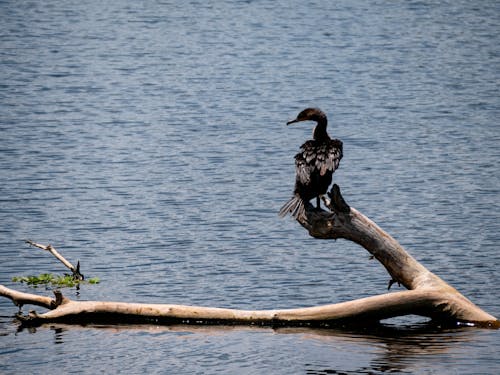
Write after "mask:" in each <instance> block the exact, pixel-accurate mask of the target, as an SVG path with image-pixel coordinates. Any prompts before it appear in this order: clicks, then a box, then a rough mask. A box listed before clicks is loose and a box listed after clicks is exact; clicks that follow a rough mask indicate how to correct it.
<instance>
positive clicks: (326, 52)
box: [0, 0, 500, 374]
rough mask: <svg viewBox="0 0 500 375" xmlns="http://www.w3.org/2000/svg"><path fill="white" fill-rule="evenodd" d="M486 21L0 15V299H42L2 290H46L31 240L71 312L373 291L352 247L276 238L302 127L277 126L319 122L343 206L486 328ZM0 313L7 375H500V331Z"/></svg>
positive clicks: (205, 5)
mask: <svg viewBox="0 0 500 375" xmlns="http://www.w3.org/2000/svg"><path fill="white" fill-rule="evenodd" d="M499 15H500V3H499V2H497V1H482V2H469V1H443V2H430V1H429V2H428V1H404V2H389V1H370V2H356V1H335V2H333V1H316V2H300V1H286V2H285V1H265V0H262V1H219V2H213V3H211V2H197V1H191V2H184V1H182V2H181V1H164V2H153V1H151V2H138V1H125V0H124V1H115V2H102V1H86V2H81V1H64V0H59V1H44V2H30V1H1V2H0V24H1V25H2V27H1V28H0V177H1V184H0V252H1V261H0V283H1V284H3V285H6V286H8V287H12V288H16V289H19V290H22V291H27V292H31V293H33V292H34V293H39V294H44V295H47V294H50V293H51V291H50V290H45V289H44V288H39V289H36V290H33V289H32V288H30V287H27V286H25V285H22V284H18V283H14V282H13V281H12V280H11V278H12V277H13V276H21V275H32V274H39V273H42V272H52V273H59V274H61V273H64V272H65V270H64V268H63V266H62V265H61V264H59V263H57V262H56V261H55V259H53V258H51V257H50V256H49V255H48V254H46V253H44V252H42V251H41V250H38V249H35V248H30V247H28V246H27V245H25V244H24V243H23V240H24V239H26V238H30V239H32V240H35V241H36V242H40V243H44V244H48V243H51V244H52V245H53V246H54V247H56V248H57V249H58V250H59V251H60V252H61V253H62V254H63V255H64V256H66V257H67V258H68V259H69V260H71V261H73V262H76V260H80V262H81V264H82V271H83V273H84V274H85V275H86V276H87V277H99V278H100V280H101V282H100V284H98V285H84V286H82V288H81V289H80V290H79V291H77V290H75V289H65V290H63V292H64V294H65V295H67V296H68V297H70V298H73V299H80V300H94V299H100V300H119V301H137V302H158V303H180V304H195V305H207V306H220V307H234V308H242V309H266V308H289V307H302V306H313V305H318V304H326V303H334V302H340V301H345V300H351V299H355V298H360V297H364V296H369V295H373V294H379V293H383V292H385V289H386V286H387V282H388V280H389V277H388V275H387V273H386V272H385V271H384V269H383V268H382V267H381V266H380V265H379V264H378V263H377V262H375V261H370V260H369V259H368V253H366V252H365V251H364V250H363V249H362V248H360V247H358V246H356V245H354V244H352V243H349V242H347V241H343V240H339V241H320V240H315V239H312V238H310V237H309V236H308V235H307V233H306V232H305V231H304V230H303V229H302V228H301V227H300V226H299V225H298V224H297V223H295V222H293V221H292V220H290V219H286V220H280V219H279V218H278V216H277V212H278V210H279V208H280V206H281V205H282V204H283V203H284V202H285V201H286V200H287V199H288V198H289V196H290V195H291V192H292V189H293V181H294V165H293V155H294V154H295V153H296V151H297V150H298V147H299V146H300V144H301V143H302V142H303V141H304V140H305V139H307V138H309V137H310V135H311V127H312V126H311V124H297V125H296V126H294V127H286V126H285V123H286V121H287V120H289V119H291V118H294V117H295V116H296V115H297V113H298V112H299V111H300V110H302V109H303V108H305V107H308V106H318V107H320V108H322V109H323V110H324V111H325V112H326V113H327V115H328V116H329V120H330V121H329V124H330V125H329V131H330V134H331V135H332V136H334V137H336V138H340V139H342V141H343V142H344V159H343V160H342V162H341V166H340V169H339V170H338V171H337V172H336V174H335V177H334V179H335V181H336V182H337V183H338V184H339V185H340V186H341V187H342V190H343V193H344V196H345V198H346V199H347V201H348V202H349V203H350V204H351V205H352V206H353V207H356V208H357V209H358V210H360V211H362V212H363V213H364V214H366V215H367V216H369V217H370V218H372V219H373V220H375V221H376V222H377V223H378V224H379V225H380V226H381V227H382V228H384V229H385V230H386V231H388V232H389V233H390V234H392V235H393V236H394V237H395V238H396V239H398V240H399V241H400V242H401V244H402V245H403V246H405V248H407V250H408V251H409V252H410V253H411V254H412V255H413V256H414V257H416V258H417V259H418V260H419V261H421V262H422V263H423V264H424V265H425V266H426V267H428V268H429V269H430V270H431V271H433V272H435V273H436V274H438V275H439V276H440V277H442V278H443V279H444V280H446V281H447V282H449V283H450V284H451V285H453V286H454V287H456V288H457V289H458V290H460V291H461V292H462V293H463V294H464V295H466V296H467V297H469V298H470V299H471V300H472V301H473V302H475V303H476V304H478V305H479V306H480V307H482V308H483V309H484V310H486V311H488V312H489V313H491V314H493V315H495V316H496V317H499V316H500V302H499V296H500V287H499V285H500V275H499V273H498V267H497V265H498V263H499V262H500V249H499V246H498V241H499V233H500V215H499V212H500V200H499V197H500V194H499V193H500V172H499V168H498V162H499V160H500V151H499V150H500V148H499V145H500V126H499V124H498V119H499V118H500V100H499V97H500V96H499V87H500V86H499V83H500V47H499V46H500V45H499V43H498V41H499V40H500V22H499V21H500V20H499ZM393 288H394V290H401V289H398V288H397V287H396V286H395V287H393ZM29 308H31V307H25V311H27V309H29ZM41 310H43V309H41ZM16 311H17V308H16V307H15V306H14V305H12V303H11V302H10V301H9V300H7V299H5V298H4V299H0V336H1V339H0V372H2V373H6V374H11V373H48V372H52V371H54V369H58V370H60V371H62V372H65V373H72V372H78V373H88V374H95V373H96V372H102V373H117V372H123V373H189V374H192V373H200V374H201V373H203V374H216V373H217V374H221V373H227V374H235V373H238V374H262V373H265V372H267V373H272V374H290V373H293V374H327V373H328V374H332V373H342V374H346V373H385V372H397V373H452V374H453V373H456V374H458V373H460V374H463V373H470V374H478V373H482V374H494V373H498V370H499V369H500V356H499V354H498V349H497V348H498V346H499V344H500V336H499V334H498V331H489V330H480V329H464V328H461V329H439V328H437V329H436V328H432V327H429V326H428V325H427V324H426V321H425V319H420V318H414V317H409V318H400V319H397V320H395V321H389V322H386V325H387V327H386V329H384V330H376V331H366V332H351V331H345V330H309V329H280V330H272V329H250V328H227V327H208V328H207V327H186V326H174V327H155V326H146V327H144V326H143V327H121V328H117V327H73V326H60V325H49V326H43V327H40V328H37V329H36V330H26V329H23V330H20V331H18V324H17V323H16V322H15V320H14V319H13V315H14V314H15V313H16ZM37 311H40V308H37Z"/></svg>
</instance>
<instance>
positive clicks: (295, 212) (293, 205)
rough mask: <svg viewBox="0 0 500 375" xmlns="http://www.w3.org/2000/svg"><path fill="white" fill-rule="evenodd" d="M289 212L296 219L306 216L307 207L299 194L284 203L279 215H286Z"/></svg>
mask: <svg viewBox="0 0 500 375" xmlns="http://www.w3.org/2000/svg"><path fill="white" fill-rule="evenodd" d="M288 213H290V215H292V217H293V218H294V219H299V218H304V217H305V214H306V208H305V206H304V201H303V200H302V198H300V197H299V196H298V195H294V196H293V197H292V198H290V200H289V201H288V202H286V203H285V204H284V205H283V207H281V209H280V212H279V216H280V217H285V216H286V215H287V214H288Z"/></svg>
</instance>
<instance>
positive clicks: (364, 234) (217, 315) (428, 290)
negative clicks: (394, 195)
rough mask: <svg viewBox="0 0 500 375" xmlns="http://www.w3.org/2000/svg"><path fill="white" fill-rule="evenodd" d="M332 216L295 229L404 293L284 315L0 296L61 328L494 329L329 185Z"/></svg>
mask: <svg viewBox="0 0 500 375" xmlns="http://www.w3.org/2000/svg"><path fill="white" fill-rule="evenodd" d="M330 198H331V200H330V202H329V203H328V206H329V208H330V210H331V212H326V211H324V210H318V209H316V208H314V207H312V206H311V205H306V217H305V218H303V219H299V220H300V221H299V222H300V224H301V225H302V226H303V227H304V228H306V229H307V230H308V231H309V234H310V235H311V236H313V237H316V238H324V239H337V238H344V239H347V240H350V241H354V242H356V243H358V244H360V245H361V246H363V247H364V248H365V249H366V250H368V251H369V252H370V253H371V254H372V255H373V256H374V257H375V258H376V259H377V260H379V261H380V262H381V263H382V264H383V265H384V267H385V268H386V269H387V271H388V272H389V274H390V275H391V277H392V280H393V281H397V282H399V283H401V284H402V285H404V286H405V287H406V288H408V289H409V290H407V291H401V292H393V293H386V294H382V295H377V296H372V297H367V298H362V299H358V300H354V301H349V302H342V303H337V304H332V305H325V306H316V307H308V308H299V309H285V310H258V311H251V310H236V309H224V308H213V307H200V306H182V305H166V304H140V303H124V302H101V301H72V300H70V299H67V298H64V297H63V296H62V295H61V294H60V293H59V294H56V299H55V300H53V299H50V298H48V297H40V296H37V295H31V294H26V293H21V292H17V291H15V290H12V289H9V288H6V287H5V286H2V285H0V295H2V296H4V297H7V298H10V299H11V300H12V301H13V302H14V303H15V304H16V305H22V304H28V303H31V304H34V305H39V306H43V307H46V308H48V309H50V311H48V312H46V313H44V314H37V313H35V312H30V314H29V315H28V316H23V315H19V316H18V317H19V319H20V320H22V321H23V322H24V323H25V324H34V325H37V324H42V323H44V322H64V323H99V322H106V323H108V324H125V323H155V324H158V323H164V324H170V323H183V324H246V325H271V326H337V325H340V324H351V323H356V324H369V323H371V322H374V321H379V320H383V319H387V318H391V317H395V316H401V315H407V314H416V315H422V316H427V317H431V318H433V319H437V320H441V321H447V322H461V323H469V324H473V325H477V326H482V327H490V328H500V322H499V321H498V320H497V319H496V318H495V317H494V316H492V315H490V314H488V313H486V312H485V311H483V310H481V309H480V308H479V307H477V306H476V305H474V304H473V303H472V302H471V301H469V300H468V299H467V298H465V297H464V296H463V295H462V294H460V293H459V292H458V291H457V290H456V289H454V288H453V287H451V286H450V285H448V284H447V283H446V282H444V281H443V280H442V279H440V278H439V277H438V276H436V275H434V274H433V273H431V272H430V271H428V270H427V269H426V268H425V267H424V266H422V265H421V264H420V263H419V262H417V261H416V260H415V259H414V258H413V257H412V256H410V255H409V254H408V253H407V252H406V251H405V250H404V249H403V247H401V245H400V244H399V243H398V242H397V241H396V240H395V239H394V238H392V237H391V236H390V235H389V234H387V233H386V232H384V231H383V230H382V229H381V228H379V227H378V226H377V225H376V224H375V223H374V222H373V221H371V220H370V219H368V218H367V217H366V216H364V215H363V214H361V213H360V212H358V211H357V210H355V209H354V208H352V207H349V206H348V205H347V203H346V202H345V201H344V199H343V198H342V195H341V194H340V189H339V188H338V186H337V185H334V187H333V188H332V192H331V194H330Z"/></svg>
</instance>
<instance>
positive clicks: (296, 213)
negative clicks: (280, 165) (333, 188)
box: [280, 108, 342, 219]
mask: <svg viewBox="0 0 500 375" xmlns="http://www.w3.org/2000/svg"><path fill="white" fill-rule="evenodd" d="M307 120H311V121H316V123H317V125H316V127H315V128H314V130H313V139H311V140H308V141H306V142H305V143H304V144H303V145H302V146H300V152H299V153H298V154H297V155H295V173H296V176H295V189H294V196H293V197H292V198H291V199H290V200H289V201H288V202H287V203H285V205H284V206H283V207H282V208H281V210H280V216H282V217H283V216H285V215H286V214H288V213H290V214H291V215H292V216H293V217H294V218H296V219H297V218H299V217H303V216H304V214H305V206H304V202H308V201H309V200H311V199H313V198H316V199H317V203H316V205H317V207H318V208H319V199H320V196H321V195H324V194H326V192H327V191H328V187H329V186H330V184H331V182H332V175H333V172H335V170H336V169H337V168H338V166H339V163H340V159H342V142H341V141H339V140H338V139H331V138H330V136H329V135H328V133H327V131H326V127H327V119H326V115H325V114H324V113H323V112H322V111H321V110H320V109H318V108H307V109H305V110H303V111H302V112H300V113H299V115H298V116H297V118H296V119H295V120H292V121H289V122H288V123H287V125H290V124H292V123H295V122H299V121H307Z"/></svg>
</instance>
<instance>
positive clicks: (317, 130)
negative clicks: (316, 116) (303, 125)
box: [313, 119, 330, 141]
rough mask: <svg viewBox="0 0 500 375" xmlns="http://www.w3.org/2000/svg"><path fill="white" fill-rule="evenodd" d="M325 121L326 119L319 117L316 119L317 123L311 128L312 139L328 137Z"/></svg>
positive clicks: (318, 139) (319, 139)
mask: <svg viewBox="0 0 500 375" xmlns="http://www.w3.org/2000/svg"><path fill="white" fill-rule="evenodd" d="M326 126H327V122H326V119H321V120H319V121H318V124H317V125H316V126H315V127H314V130H313V139H314V140H316V141H322V140H326V139H330V136H329V135H328V133H327V132H326Z"/></svg>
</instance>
